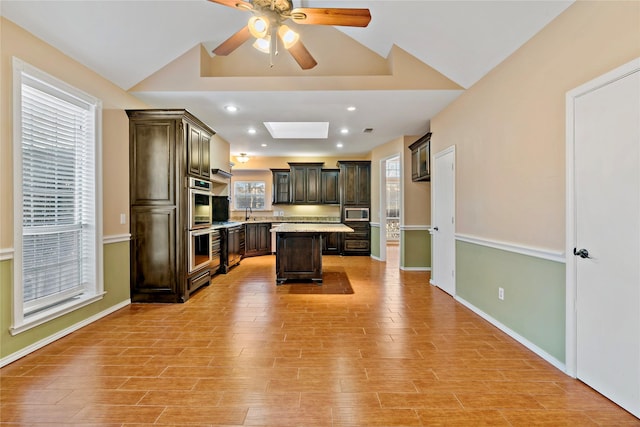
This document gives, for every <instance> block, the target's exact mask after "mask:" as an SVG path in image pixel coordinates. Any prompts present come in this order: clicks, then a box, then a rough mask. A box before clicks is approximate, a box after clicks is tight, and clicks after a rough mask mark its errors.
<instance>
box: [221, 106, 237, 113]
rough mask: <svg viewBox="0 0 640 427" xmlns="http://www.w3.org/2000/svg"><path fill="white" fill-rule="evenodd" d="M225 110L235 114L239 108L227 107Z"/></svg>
mask: <svg viewBox="0 0 640 427" xmlns="http://www.w3.org/2000/svg"><path fill="white" fill-rule="evenodd" d="M224 109H225V110H227V111H228V112H230V113H235V112H236V111H238V107H236V106H235V105H225V106H224Z"/></svg>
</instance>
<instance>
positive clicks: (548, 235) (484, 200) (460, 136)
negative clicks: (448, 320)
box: [431, 1, 640, 250]
mask: <svg viewBox="0 0 640 427" xmlns="http://www.w3.org/2000/svg"><path fill="white" fill-rule="evenodd" d="M639 56H640V2H637V1H629V2H609V1H607V2H583V1H579V2H576V3H575V4H573V5H572V6H571V7H569V8H568V9H567V10H566V11H565V12H564V13H563V14H561V15H560V16H559V17H558V18H557V19H556V20H554V21H553V22H551V23H550V24H549V25H548V26H547V27H546V28H544V29H543V30H542V31H541V32H540V33H539V34H537V35H536V36H535V37H533V38H532V39H531V40H530V41H529V42H528V43H526V44H525V45H524V46H523V47H522V48H521V49H519V50H518V51H517V52H515V53H514V54H513V55H512V56H511V57H509V58H508V59H507V60H505V61H504V62H503V63H502V64H500V65H499V66H498V67H496V68H495V69H494V70H493V71H491V72H490V73H489V74H488V75H487V76H486V77H485V78H483V79H482V80H480V81H479V82H478V83H477V84H476V85H474V86H473V87H471V88H470V89H468V90H467V91H466V92H465V93H464V94H463V95H461V96H460V97H459V98H458V99H456V100H455V101H454V102H453V103H452V104H451V105H450V106H449V107H447V108H446V109H445V110H444V111H443V112H441V113H440V114H438V115H437V116H436V117H435V118H433V119H432V121H431V129H432V131H433V137H432V150H431V152H432V156H433V154H434V153H437V152H438V151H441V150H443V149H445V148H447V147H449V146H451V145H455V146H456V156H457V158H456V163H457V174H456V193H457V194H456V213H457V226H456V232H457V233H462V234H467V235H473V236H477V237H482V238H488V239H493V240H499V241H505V242H514V243H518V244H522V245H526V246H532V247H539V248H544V249H552V250H563V249H564V240H565V235H564V233H565V226H564V225H565V209H564V207H565V152H564V150H565V94H566V92H567V91H569V90H571V89H572V88H575V87H577V86H579V85H580V84H582V83H585V82H586V81H589V80H590V79H593V78H595V77H597V76H598V75H600V74H603V73H605V72H607V71H609V70H611V69H613V68H615V67H617V66H619V65H622V64H624V63H626V62H628V61H630V60H632V59H634V58H636V57H639ZM605 148H606V141H603V149H605Z"/></svg>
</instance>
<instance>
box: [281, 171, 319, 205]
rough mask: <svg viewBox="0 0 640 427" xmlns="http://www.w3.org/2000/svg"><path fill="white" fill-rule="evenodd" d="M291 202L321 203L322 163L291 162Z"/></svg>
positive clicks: (301, 203) (300, 203)
mask: <svg viewBox="0 0 640 427" xmlns="http://www.w3.org/2000/svg"><path fill="white" fill-rule="evenodd" d="M289 166H290V168H291V170H290V174H291V175H290V179H291V203H293V204H297V205H319V204H321V197H320V196H321V191H320V187H321V183H322V178H321V171H322V163H289Z"/></svg>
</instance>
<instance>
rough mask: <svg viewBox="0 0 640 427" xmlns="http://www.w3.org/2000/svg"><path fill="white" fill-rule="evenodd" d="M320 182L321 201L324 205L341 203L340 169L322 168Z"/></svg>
mask: <svg viewBox="0 0 640 427" xmlns="http://www.w3.org/2000/svg"><path fill="white" fill-rule="evenodd" d="M321 174H322V175H321V177H322V182H321V184H320V189H321V194H320V203H322V204H324V205H338V204H340V169H322V171H321Z"/></svg>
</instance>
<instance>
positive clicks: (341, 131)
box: [340, 128, 349, 134]
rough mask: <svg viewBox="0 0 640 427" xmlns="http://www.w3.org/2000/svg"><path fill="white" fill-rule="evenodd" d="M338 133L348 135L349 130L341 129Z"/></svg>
mask: <svg viewBox="0 0 640 427" xmlns="http://www.w3.org/2000/svg"><path fill="white" fill-rule="evenodd" d="M340 133H342V134H347V133H349V129H347V128H342V129H340Z"/></svg>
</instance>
